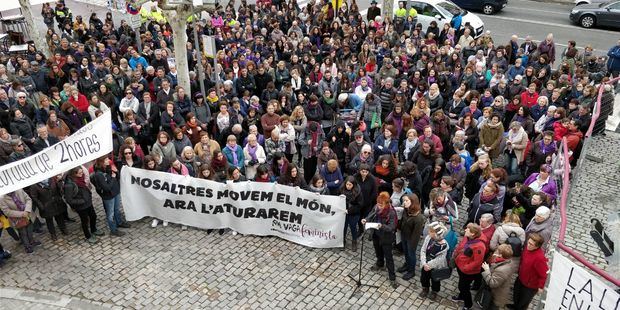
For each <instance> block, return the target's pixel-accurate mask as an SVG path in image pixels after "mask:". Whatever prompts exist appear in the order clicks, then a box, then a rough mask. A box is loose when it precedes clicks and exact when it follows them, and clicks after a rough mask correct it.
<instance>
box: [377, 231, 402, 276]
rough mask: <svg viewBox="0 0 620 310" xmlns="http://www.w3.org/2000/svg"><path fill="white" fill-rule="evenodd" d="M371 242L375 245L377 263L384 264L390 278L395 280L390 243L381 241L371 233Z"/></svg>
mask: <svg viewBox="0 0 620 310" xmlns="http://www.w3.org/2000/svg"><path fill="white" fill-rule="evenodd" d="M372 244H373V245H374V247H375V255H376V256H377V265H378V266H381V267H383V266H386V267H387V270H388V277H389V278H390V280H396V272H395V271H394V256H393V255H392V244H391V243H381V241H380V240H379V237H378V236H376V235H373V237H372Z"/></svg>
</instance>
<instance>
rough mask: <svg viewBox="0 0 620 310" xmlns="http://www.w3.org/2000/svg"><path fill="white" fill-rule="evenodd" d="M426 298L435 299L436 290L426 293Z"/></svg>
mask: <svg viewBox="0 0 620 310" xmlns="http://www.w3.org/2000/svg"><path fill="white" fill-rule="evenodd" d="M428 299H430V300H432V301H435V300H436V299H437V292H435V291H432V292H431V293H430V294H428Z"/></svg>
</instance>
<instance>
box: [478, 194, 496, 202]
mask: <svg viewBox="0 0 620 310" xmlns="http://www.w3.org/2000/svg"><path fill="white" fill-rule="evenodd" d="M495 197H497V194H496V193H491V194H485V192H482V194H480V203H488V202H489V201H491V200H493V199H495Z"/></svg>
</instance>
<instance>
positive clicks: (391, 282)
mask: <svg viewBox="0 0 620 310" xmlns="http://www.w3.org/2000/svg"><path fill="white" fill-rule="evenodd" d="M390 286H391V287H392V288H393V289H396V288H397V287H398V283H396V280H390Z"/></svg>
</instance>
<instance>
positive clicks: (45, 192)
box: [30, 181, 67, 218]
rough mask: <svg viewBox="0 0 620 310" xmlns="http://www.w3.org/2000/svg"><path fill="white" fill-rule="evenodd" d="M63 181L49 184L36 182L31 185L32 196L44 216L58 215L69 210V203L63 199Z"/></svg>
mask: <svg viewBox="0 0 620 310" xmlns="http://www.w3.org/2000/svg"><path fill="white" fill-rule="evenodd" d="M61 186H62V184H61V183H57V182H51V181H50V184H49V186H43V185H41V183H36V184H34V185H32V186H30V198H32V202H33V203H34V205H35V206H36V207H37V208H38V209H39V213H40V214H41V216H42V217H44V218H50V217H54V216H58V215H61V214H63V213H64V212H65V211H67V205H66V204H65V202H64V201H63V200H62V196H61Z"/></svg>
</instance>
